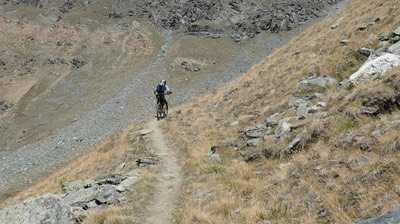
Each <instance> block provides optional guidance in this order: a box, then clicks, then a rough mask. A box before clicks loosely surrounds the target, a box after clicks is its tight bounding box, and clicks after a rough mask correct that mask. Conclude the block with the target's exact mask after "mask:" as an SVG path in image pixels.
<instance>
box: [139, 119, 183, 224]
mask: <svg viewBox="0 0 400 224" xmlns="http://www.w3.org/2000/svg"><path fill="white" fill-rule="evenodd" d="M158 123H159V122H158V121H157V120H156V119H152V120H151V121H150V122H149V124H148V128H149V130H152V132H151V133H150V135H149V137H150V139H151V146H152V147H153V150H154V151H155V152H156V154H157V155H158V156H159V157H160V158H161V160H160V166H161V167H160V172H159V173H158V174H157V180H158V185H157V186H156V193H155V195H154V198H153V199H152V200H151V201H150V204H149V207H148V211H147V214H149V215H148V217H147V218H146V219H145V222H144V223H149V224H157V223H160V224H161V223H173V220H172V218H173V212H174V210H175V208H176V205H177V198H178V193H179V189H180V186H181V182H182V174H181V172H180V171H181V167H180V165H179V164H178V154H177V152H175V151H174V150H172V149H171V148H169V147H168V145H167V142H166V140H165V137H164V135H163V133H162V130H161V129H160V127H159V126H158Z"/></svg>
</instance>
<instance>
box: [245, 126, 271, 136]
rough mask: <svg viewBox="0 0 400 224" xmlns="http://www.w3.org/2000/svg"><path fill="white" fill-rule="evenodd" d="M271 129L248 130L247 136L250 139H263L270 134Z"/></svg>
mask: <svg viewBox="0 0 400 224" xmlns="http://www.w3.org/2000/svg"><path fill="white" fill-rule="evenodd" d="M270 132H271V131H270V129H267V128H257V129H250V130H246V132H245V135H246V136H247V137H249V138H261V137H263V136H265V135H268V134H269V133H270Z"/></svg>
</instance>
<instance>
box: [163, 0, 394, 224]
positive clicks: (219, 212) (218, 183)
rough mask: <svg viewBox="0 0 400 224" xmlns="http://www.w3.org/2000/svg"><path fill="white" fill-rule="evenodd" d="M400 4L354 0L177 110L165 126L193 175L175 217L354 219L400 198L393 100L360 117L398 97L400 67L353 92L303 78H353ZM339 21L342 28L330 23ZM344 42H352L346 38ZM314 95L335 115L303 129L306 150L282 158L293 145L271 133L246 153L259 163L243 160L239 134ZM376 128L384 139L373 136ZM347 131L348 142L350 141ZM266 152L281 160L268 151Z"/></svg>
mask: <svg viewBox="0 0 400 224" xmlns="http://www.w3.org/2000/svg"><path fill="white" fill-rule="evenodd" d="M399 5H400V1H398V0H396V1H394V2H391V3H390V4H389V3H388V2H387V1H383V0H374V1H372V0H367V1H362V0H355V1H352V2H350V3H349V4H348V5H347V6H346V7H345V8H344V9H343V10H341V11H340V12H338V13H337V14H335V15H333V16H332V17H330V18H328V19H325V20H323V21H321V22H319V23H316V24H314V25H313V26H311V27H310V28H309V29H308V30H307V31H305V32H304V33H303V34H301V35H299V36H298V37H296V38H294V39H293V40H292V41H291V42H290V43H289V44H287V45H285V46H283V47H282V48H280V49H278V50H277V51H276V52H275V53H274V54H273V55H271V56H269V57H268V58H266V60H265V61H264V62H262V63H260V64H258V65H255V66H253V68H252V69H251V70H249V71H248V72H247V73H246V74H244V75H243V76H241V77H239V78H237V79H236V80H235V81H234V82H231V83H228V84H227V85H226V86H225V87H224V88H222V89H221V90H219V91H216V92H214V93H213V94H212V95H207V96H203V97H202V98H197V99H193V101H192V102H191V103H190V104H187V105H184V106H182V107H180V108H178V109H177V110H176V111H175V112H173V113H172V116H171V117H170V118H169V119H168V121H167V123H166V125H165V128H166V129H167V130H168V133H169V136H170V137H171V138H173V139H174V141H175V142H176V144H177V148H179V149H180V150H181V151H182V152H183V153H184V155H185V156H184V162H183V164H184V167H183V169H184V173H185V176H186V181H185V191H184V192H185V193H183V198H184V200H183V202H182V203H183V204H182V206H181V208H180V210H179V211H178V212H177V217H178V218H177V220H178V221H180V222H181V223H221V222H223V223H330V222H335V223H350V222H353V221H354V220H356V219H362V218H367V217H372V216H376V215H379V214H382V213H383V212H385V211H388V210H390V209H392V208H393V207H394V206H395V205H397V204H399V203H400V197H399V193H398V192H399V189H398V187H396V186H397V185H398V184H400V182H399V181H400V176H399V172H398V170H397V168H396V167H397V164H398V163H399V162H400V153H399V152H398V151H399V139H398V136H399V134H400V133H399V131H398V130H397V129H398V128H396V126H394V125H392V124H391V123H390V122H391V121H393V120H396V119H399V117H400V112H399V108H397V107H396V106H393V107H392V108H390V109H389V110H388V111H382V112H381V113H380V114H379V115H378V116H367V115H363V114H362V113H361V110H360V109H361V106H362V105H363V102H364V100H365V99H367V98H368V97H374V96H387V97H388V98H392V99H393V98H394V97H395V94H396V93H397V92H398V90H399V88H400V85H399V79H400V78H399V75H397V76H395V75H394V74H399V73H400V69H394V70H393V71H390V72H388V73H387V74H386V76H385V78H383V79H382V80H376V81H372V82H367V83H363V84H360V85H358V86H356V87H355V88H353V89H350V90H343V91H336V89H335V87H331V88H325V89H324V88H320V87H307V86H301V85H299V84H298V82H299V81H300V80H301V79H302V78H305V77H307V76H310V75H328V76H331V77H334V78H336V79H337V80H338V81H339V82H340V81H342V80H344V79H346V78H348V77H349V76H350V75H351V74H352V73H353V72H355V71H356V70H357V69H358V68H359V67H360V66H361V65H362V63H364V62H365V60H366V59H367V58H366V57H365V56H362V55H361V54H359V53H358V51H359V49H361V47H370V48H375V49H376V48H377V47H378V45H379V41H378V38H379V36H381V35H389V34H390V33H391V32H392V31H393V30H394V29H395V28H397V27H398V26H399V25H400V24H399V23H398V21H400V8H399ZM376 17H379V18H380V21H379V22H378V23H377V24H376V25H374V26H370V27H367V29H366V30H364V31H359V30H357V28H358V27H361V26H365V25H367V24H368V22H369V21H370V20H371V19H373V18H376ZM336 22H338V23H339V26H338V28H337V29H331V28H330V26H331V25H332V24H334V23H336ZM343 39H348V40H349V43H348V44H347V45H343V44H341V43H340V41H341V40H343ZM314 92H319V93H323V94H325V96H324V98H323V99H320V101H321V100H322V101H325V102H326V103H327V104H328V107H327V108H326V109H325V110H326V111H327V112H329V116H328V117H327V118H326V119H321V120H306V123H305V125H304V126H302V128H301V129H302V130H304V131H305V133H306V134H305V138H304V140H303V142H302V143H303V144H302V147H301V150H300V151H299V152H297V153H295V154H292V155H285V154H283V153H282V149H283V148H284V147H285V146H286V145H287V144H288V142H282V141H275V140H271V139H268V140H265V141H263V142H262V144H261V146H257V147H255V148H253V149H247V150H245V153H250V154H251V153H256V154H257V153H258V157H257V158H256V159H255V160H254V161H250V162H245V157H243V156H242V155H240V153H239V151H240V150H239V149H238V148H237V147H235V143H238V142H240V141H245V140H246V138H245V137H243V135H242V134H239V133H238V131H241V130H243V129H245V128H247V127H251V126H255V125H258V124H264V123H265V118H267V117H268V116H271V115H273V114H275V113H278V112H283V111H286V114H284V115H278V117H279V118H283V117H290V116H293V115H294V114H295V111H294V110H293V109H291V108H289V107H288V102H289V100H290V98H292V97H304V96H307V95H308V94H311V93H314ZM366 102H368V101H366ZM178 111H179V112H178ZM231 124H232V125H231ZM378 129H379V130H382V135H381V136H380V137H371V133H372V132H373V131H375V130H378ZM352 135H354V137H352V138H350V137H348V136H352ZM347 137H348V138H349V139H351V140H349V141H346V140H345V139H346V138H347ZM289 140H290V139H288V140H287V141H289ZM226 143H227V146H226ZM213 145H217V146H220V147H218V148H217V153H218V154H219V155H220V156H221V162H220V163H214V162H212V161H211V160H210V159H209V158H208V156H207V155H206V153H207V151H209V150H210V148H211V146H213ZM179 146H180V147H179ZM264 152H272V154H275V155H276V156H272V157H268V156H266V155H265V154H264ZM274 158H275V159H274ZM202 192H209V193H207V194H202Z"/></svg>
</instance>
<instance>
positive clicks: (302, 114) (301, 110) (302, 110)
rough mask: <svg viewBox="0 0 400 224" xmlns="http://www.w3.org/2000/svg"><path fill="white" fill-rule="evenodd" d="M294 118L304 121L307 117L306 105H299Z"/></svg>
mask: <svg viewBox="0 0 400 224" xmlns="http://www.w3.org/2000/svg"><path fill="white" fill-rule="evenodd" d="M296 116H297V118H298V119H304V118H307V116H308V107H307V104H304V103H303V104H300V105H299V107H298V108H297V111H296Z"/></svg>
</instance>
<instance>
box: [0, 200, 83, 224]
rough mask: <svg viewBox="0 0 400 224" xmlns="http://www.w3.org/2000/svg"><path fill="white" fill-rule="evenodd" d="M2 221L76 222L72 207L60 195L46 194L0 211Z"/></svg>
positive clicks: (24, 222)
mask: <svg viewBox="0 0 400 224" xmlns="http://www.w3.org/2000/svg"><path fill="white" fill-rule="evenodd" d="M0 223H20V224H28V223H29V224H30V223H63V224H74V223H76V221H75V218H74V215H73V213H72V208H71V206H69V205H68V204H67V203H65V202H64V201H63V200H62V199H61V198H60V197H58V196H56V195H53V194H46V195H44V196H41V197H37V198H31V199H27V200H25V201H24V202H22V203H20V204H18V205H15V206H11V207H8V208H6V209H3V210H1V211H0Z"/></svg>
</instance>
